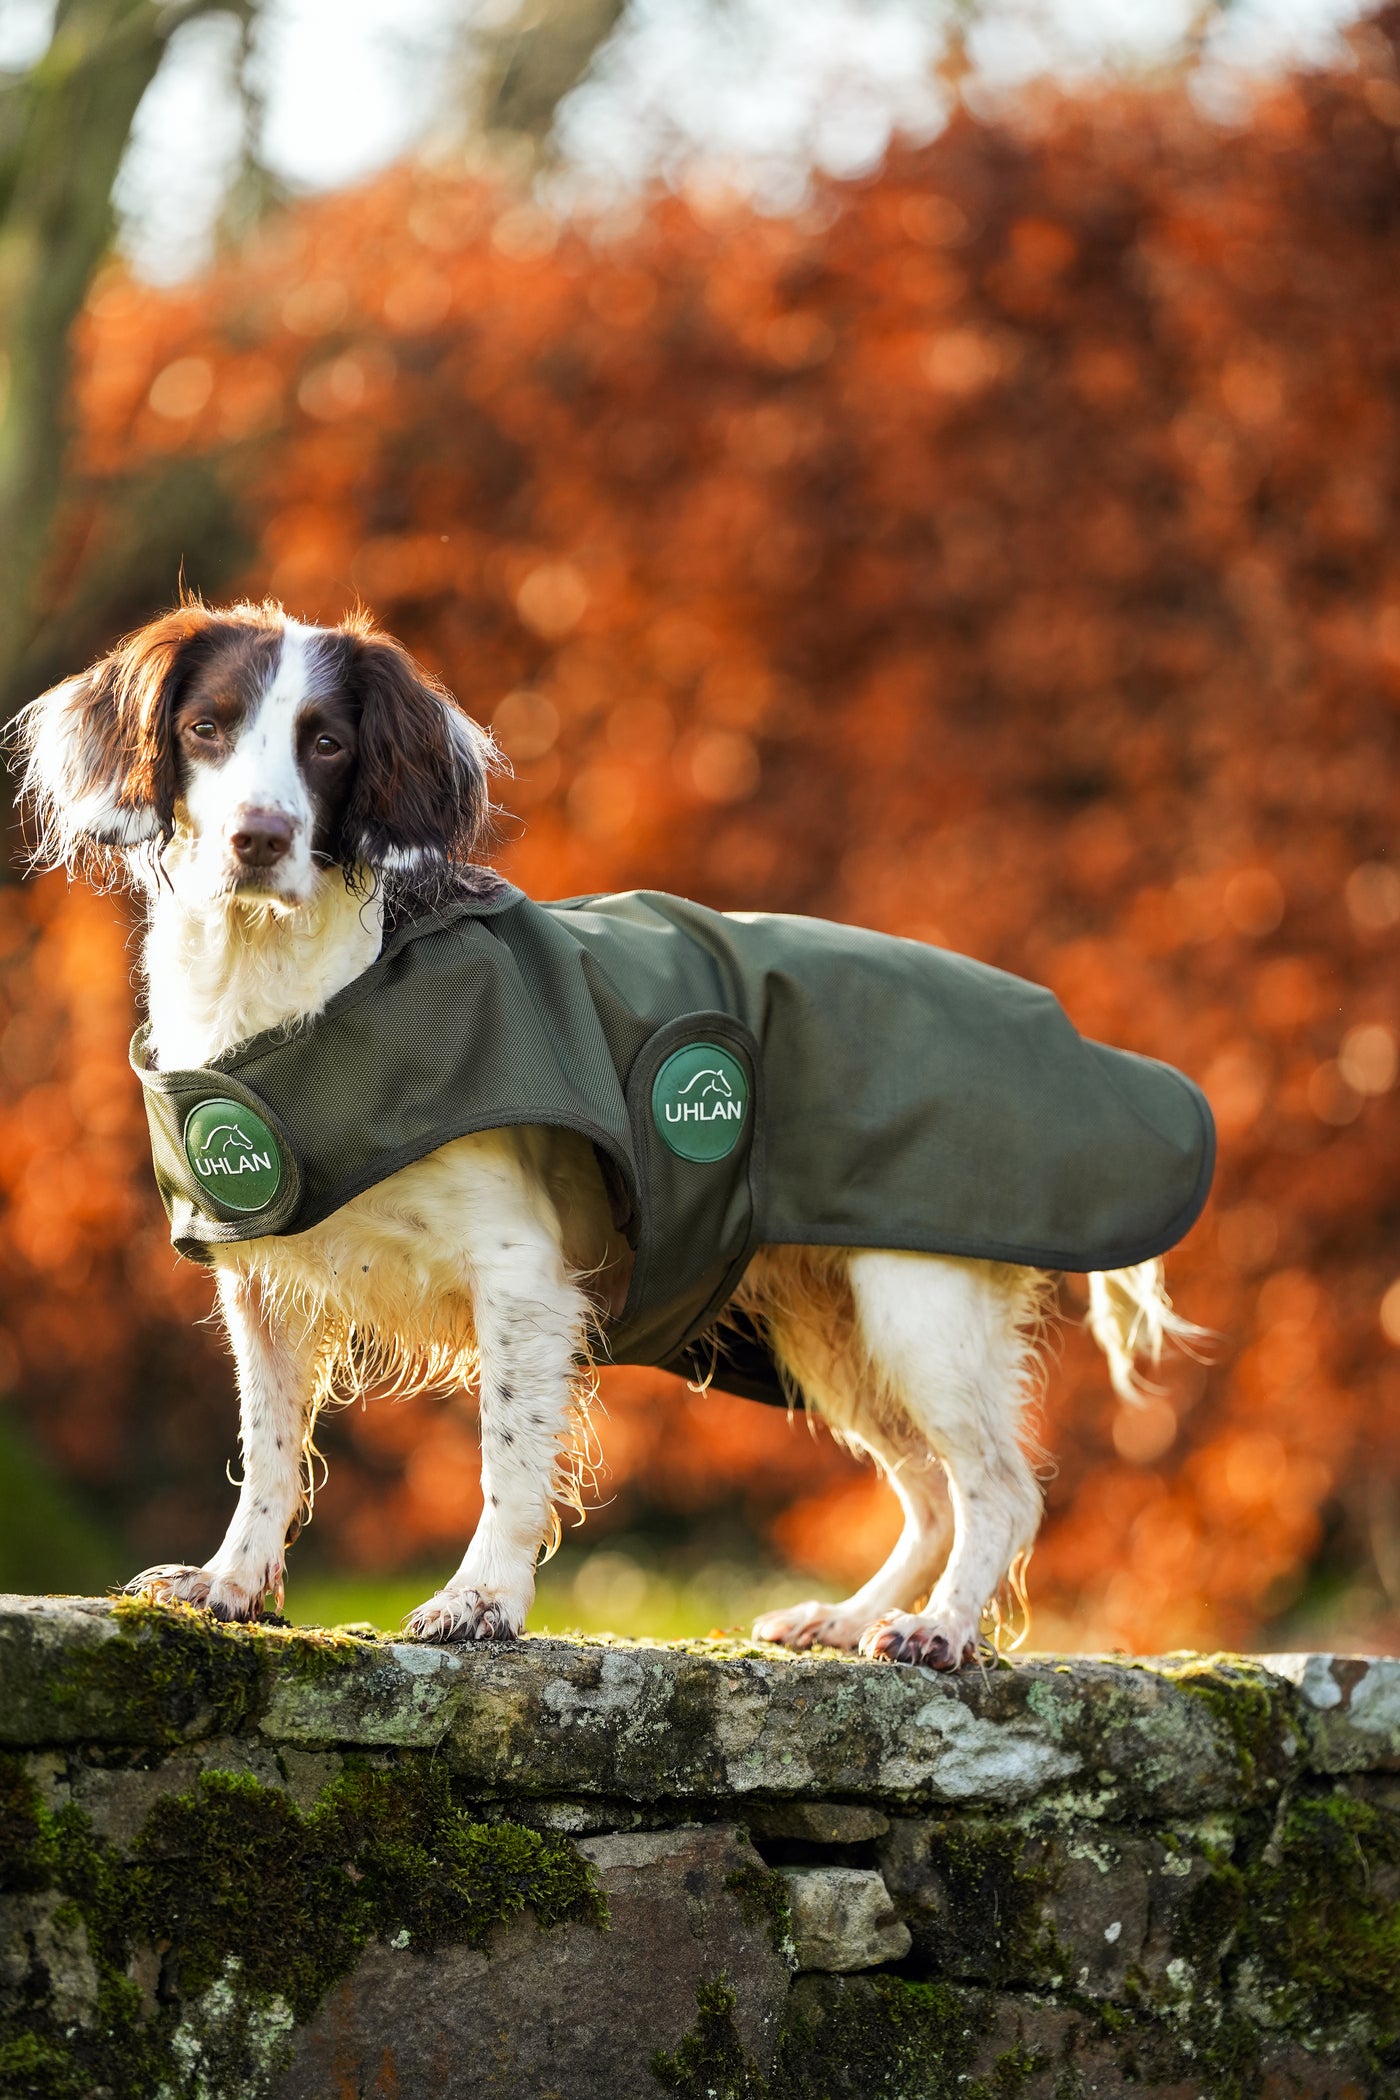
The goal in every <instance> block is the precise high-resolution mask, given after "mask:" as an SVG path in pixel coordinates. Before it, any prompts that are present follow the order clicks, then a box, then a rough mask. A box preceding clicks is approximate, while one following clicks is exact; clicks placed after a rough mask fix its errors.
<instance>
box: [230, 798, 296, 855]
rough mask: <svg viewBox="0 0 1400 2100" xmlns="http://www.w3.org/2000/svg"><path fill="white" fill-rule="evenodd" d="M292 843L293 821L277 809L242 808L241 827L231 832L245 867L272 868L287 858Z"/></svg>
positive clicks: (239, 823) (240, 814)
mask: <svg viewBox="0 0 1400 2100" xmlns="http://www.w3.org/2000/svg"><path fill="white" fill-rule="evenodd" d="M291 843H292V820H291V818H290V817H284V816H283V815H282V813H281V811H280V810H276V809H245V810H242V811H240V813H239V817H238V829H237V830H236V831H233V832H230V834H229V844H230V845H231V846H232V848H233V853H234V858H235V860H237V861H239V862H240V863H241V864H242V866H243V867H245V868H270V867H272V866H273V865H274V863H275V862H277V861H279V860H281V859H283V858H284V856H285V855H286V853H287V850H288V848H289V847H290V845H291Z"/></svg>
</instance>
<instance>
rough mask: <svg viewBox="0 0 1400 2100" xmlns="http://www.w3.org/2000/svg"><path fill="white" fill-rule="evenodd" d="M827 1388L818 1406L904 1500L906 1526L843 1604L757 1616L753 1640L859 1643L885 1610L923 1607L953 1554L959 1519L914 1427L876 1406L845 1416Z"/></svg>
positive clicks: (795, 1644)
mask: <svg viewBox="0 0 1400 2100" xmlns="http://www.w3.org/2000/svg"><path fill="white" fill-rule="evenodd" d="M832 1397H833V1396H832V1395H831V1394H830V1392H829V1391H828V1392H824V1393H823V1394H822V1395H821V1396H820V1397H819V1398H816V1399H815V1400H814V1402H813V1404H814V1405H815V1406H816V1408H817V1410H818V1412H819V1413H820V1414H821V1415H822V1416H823V1417H824V1418H825V1419H826V1420H828V1421H830V1422H831V1423H832V1426H833V1427H835V1428H837V1429H838V1430H839V1433H840V1435H841V1437H842V1439H843V1441H844V1442H846V1443H848V1444H852V1445H854V1446H855V1448H856V1449H857V1450H860V1451H864V1452H865V1453H866V1454H867V1455H868V1456H869V1457H871V1458H872V1459H874V1461H875V1463H876V1465H877V1466H878V1467H879V1468H880V1471H881V1472H882V1473H883V1474H884V1476H885V1478H886V1479H887V1480H888V1481H889V1484H890V1486H891V1487H892V1488H893V1489H894V1491H895V1494H896V1495H897V1496H898V1497H899V1501H900V1506H901V1508H902V1509H903V1511H904V1528H903V1530H902V1531H901V1532H900V1535H899V1538H898V1540H897V1541H896V1543H895V1547H894V1550H893V1552H892V1553H891V1554H890V1556H889V1558H888V1560H886V1561H885V1562H884V1564H883V1566H881V1567H880V1568H879V1569H878V1570H877V1572H876V1573H875V1574H874V1575H872V1576H871V1578H870V1580H869V1582H867V1583H865V1584H863V1585H862V1587H861V1588H860V1589H858V1590H857V1591H856V1592H855V1595H854V1596H851V1597H847V1598H846V1599H845V1600H844V1601H843V1602H842V1603H840V1604H822V1603H819V1602H817V1601H815V1600H809V1601H808V1602H806V1603H804V1604H792V1605H788V1606H787V1607H786V1608H785V1609H784V1610H782V1611H770V1612H765V1613H764V1614H763V1616H762V1617H761V1618H759V1619H756V1620H755V1621H754V1629H753V1630H754V1638H755V1640H760V1641H777V1642H780V1643H781V1645H782V1646H783V1647H785V1648H812V1647H817V1646H820V1647H824V1648H855V1647H857V1646H858V1645H859V1643H860V1639H861V1636H862V1634H864V1632H865V1631H866V1629H867V1627H869V1626H872V1625H873V1624H874V1623H875V1621H876V1620H877V1619H880V1618H882V1617H883V1616H884V1615H885V1613H887V1612H893V1611H899V1610H901V1609H904V1608H905V1607H907V1606H909V1605H911V1604H917V1603H918V1602H919V1600H920V1598H922V1597H926V1596H927V1595H928V1593H929V1591H930V1590H931V1589H932V1587H933V1585H934V1582H935V1580H936V1578H937V1575H938V1571H939V1569H940V1568H941V1567H942V1565H943V1563H944V1561H945V1559H946V1558H947V1554H948V1542H949V1540H950V1538H951V1536H952V1528H953V1527H952V1521H951V1514H950V1511H949V1507H948V1493H947V1486H946V1482H945V1480H944V1476H943V1469H942V1467H941V1466H940V1465H939V1464H938V1462H937V1461H936V1460H935V1459H931V1458H930V1456H929V1454H928V1451H927V1450H926V1449H925V1448H924V1447H923V1445H922V1443H921V1441H920V1439H919V1438H918V1437H916V1436H915V1435H914V1433H913V1432H912V1430H910V1429H909V1428H908V1426H907V1424H894V1425H891V1424H889V1423H887V1422H883V1421H880V1420H878V1419H874V1418H873V1411H872V1410H871V1409H869V1408H862V1407H860V1406H859V1404H857V1405H855V1406H852V1407H851V1408H850V1409H849V1411H848V1413H847V1415H846V1418H845V1420H842V1419H841V1418H840V1416H838V1415H836V1414H835V1413H834V1412H833V1410H832V1406H831V1401H832Z"/></svg>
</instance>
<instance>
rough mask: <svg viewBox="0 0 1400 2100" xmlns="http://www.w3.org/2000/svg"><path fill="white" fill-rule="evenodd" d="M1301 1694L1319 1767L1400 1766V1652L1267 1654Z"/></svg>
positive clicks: (1341, 1769)
mask: <svg viewBox="0 0 1400 2100" xmlns="http://www.w3.org/2000/svg"><path fill="white" fill-rule="evenodd" d="M1261 1660H1262V1661H1263V1663H1264V1664H1265V1666H1266V1667H1267V1668H1268V1669H1269V1670H1271V1671H1272V1672H1273V1674H1274V1675H1275V1676H1276V1677H1281V1678H1284V1679H1286V1680H1287V1681H1288V1682H1289V1683H1290V1684H1294V1685H1296V1686H1297V1688H1298V1690H1299V1692H1300V1693H1301V1694H1302V1700H1303V1708H1304V1719H1305V1728H1306V1733H1307V1737H1308V1749H1309V1753H1310V1754H1309V1758H1308V1762H1309V1763H1310V1764H1311V1766H1312V1767H1313V1769H1314V1770H1315V1771H1319V1772H1362V1771H1376V1770H1379V1769H1385V1768H1389V1769H1390V1770H1391V1771H1400V1657H1397V1656H1394V1655H1266V1656H1264V1657H1262V1658H1261Z"/></svg>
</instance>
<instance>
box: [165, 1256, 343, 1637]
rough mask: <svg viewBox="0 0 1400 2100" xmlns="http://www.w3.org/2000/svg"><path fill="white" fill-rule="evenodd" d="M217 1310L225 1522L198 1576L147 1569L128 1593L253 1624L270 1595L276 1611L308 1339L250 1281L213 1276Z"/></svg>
mask: <svg viewBox="0 0 1400 2100" xmlns="http://www.w3.org/2000/svg"><path fill="white" fill-rule="evenodd" d="M219 1303H220V1307H221V1309H222V1312H223V1316H224V1320H225V1323H226V1325H227V1327H228V1332H229V1339H230V1341H231V1342H232V1344H233V1353H234V1358H235V1361H236V1363H237V1366H238V1396H239V1443H240V1446H241V1449H242V1456H243V1480H242V1485H241V1486H240V1488H239V1490H238V1506H237V1508H236V1509H235V1511H234V1513H233V1522H232V1523H231V1524H230V1525H229V1528H228V1531H227V1533H226V1534H225V1537H224V1542H223V1544H222V1545H221V1546H220V1548H219V1550H218V1552H217V1553H216V1554H215V1555H214V1556H213V1558H212V1559H211V1560H208V1561H206V1562H205V1564H204V1566H203V1567H202V1568H186V1567H178V1566H165V1567H158V1568H147V1569H146V1571H145V1573H144V1574H141V1575H138V1576H136V1577H135V1578H134V1580H133V1581H131V1582H129V1583H128V1584H127V1589H128V1590H129V1591H130V1592H131V1593H132V1594H133V1595H140V1596H143V1597H150V1598H153V1599H155V1600H156V1601H157V1602H159V1603H175V1602H178V1603H185V1604H204V1605H207V1606H208V1608H209V1610H210V1611H212V1612H213V1613H214V1614H215V1615H216V1616H217V1617H218V1618H221V1619H256V1618H258V1617H259V1616H260V1615H261V1613H262V1609H263V1599H264V1597H265V1596H266V1595H267V1594H268V1592H269V1591H271V1593H272V1595H273V1597H274V1598H275V1599H276V1608H277V1609H278V1610H280V1609H281V1605H282V1573H283V1564H284V1560H285V1555H286V1548H287V1535H288V1533H289V1532H290V1531H291V1529H292V1526H293V1524H294V1523H295V1521H296V1519H297V1518H298V1516H299V1515H300V1513H301V1508H302V1498H303V1494H304V1451H305V1445H306V1432H307V1426H308V1417H309V1414H310V1409H311V1399H312V1391H313V1372H314V1366H315V1358H316V1337H315V1332H314V1329H313V1327H312V1325H311V1323H310V1322H308V1321H303V1320H299V1319H298V1320H296V1321H294V1322H293V1321H289V1320H288V1319H286V1318H285V1317H284V1316H283V1315H282V1314H281V1312H280V1311H278V1310H277V1309H276V1308H275V1307H274V1306H273V1305H272V1303H271V1302H270V1301H269V1299H268V1296H267V1293H266V1291H265V1290H264V1288H263V1286H262V1284H261V1283H260V1282H259V1281H258V1280H257V1279H256V1278H255V1277H253V1278H250V1277H247V1276H243V1275H240V1274H238V1273H237V1272H235V1271H232V1270H227V1269H226V1270H224V1271H222V1272H221V1274H220V1276H219Z"/></svg>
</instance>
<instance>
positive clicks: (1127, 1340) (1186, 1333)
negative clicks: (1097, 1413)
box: [1088, 1261, 1214, 1406]
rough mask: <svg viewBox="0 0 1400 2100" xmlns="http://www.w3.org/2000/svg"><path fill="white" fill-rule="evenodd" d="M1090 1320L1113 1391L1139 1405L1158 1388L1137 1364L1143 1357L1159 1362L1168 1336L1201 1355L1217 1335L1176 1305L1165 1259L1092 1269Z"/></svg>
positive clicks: (1181, 1345) (1154, 1363)
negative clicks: (1164, 1272)
mask: <svg viewBox="0 0 1400 2100" xmlns="http://www.w3.org/2000/svg"><path fill="white" fill-rule="evenodd" d="M1088 1326H1089V1332H1090V1333H1091V1334H1092V1335H1093V1337H1094V1340H1095V1341H1096V1342H1097V1343H1098V1345H1099V1347H1100V1349H1102V1351H1103V1353H1104V1355H1105V1356H1106V1357H1107V1359H1108V1375H1109V1377H1110V1379H1111V1380H1112V1381H1113V1390H1114V1392H1115V1393H1117V1394H1118V1396H1119V1398H1120V1399H1122V1400H1127V1401H1130V1402H1131V1403H1132V1404H1133V1405H1134V1406H1139V1405H1141V1403H1142V1402H1143V1401H1144V1400H1145V1399H1146V1398H1147V1397H1148V1395H1149V1394H1150V1393H1151V1392H1152V1391H1153V1387H1152V1386H1151V1385H1150V1384H1149V1383H1148V1382H1147V1381H1146V1380H1145V1379H1144V1378H1143V1376H1142V1374H1141V1372H1140V1370H1139V1368H1138V1365H1139V1361H1140V1360H1141V1359H1143V1358H1145V1359H1146V1361H1147V1362H1148V1363H1150V1364H1151V1365H1153V1367H1154V1368H1155V1367H1156V1365H1158V1364H1159V1363H1160V1362H1161V1361H1162V1351H1163V1349H1164V1348H1165V1347H1166V1346H1167V1344H1168V1343H1169V1342H1172V1343H1175V1345H1176V1347H1177V1348H1179V1349H1184V1350H1185V1351H1186V1353H1187V1355H1188V1356H1198V1355H1200V1354H1201V1353H1202V1351H1203V1350H1204V1349H1205V1348H1206V1346H1207V1344H1208V1343H1210V1342H1211V1341H1212V1340H1213V1339H1214V1337H1213V1336H1212V1334H1211V1331H1210V1329H1209V1328H1208V1327H1198V1326H1197V1325H1196V1323H1195V1321H1194V1320H1184V1319H1183V1318H1182V1316H1181V1314H1180V1313H1179V1312H1176V1311H1175V1310H1174V1309H1173V1306H1172V1301H1171V1299H1170V1298H1169V1297H1168V1296H1167V1290H1166V1284H1165V1282H1164V1280H1163V1276H1162V1264H1161V1262H1160V1261H1140V1262H1138V1263H1136V1265H1135V1266H1134V1267H1133V1268H1131V1269H1105V1270H1101V1271H1100V1272H1099V1273H1097V1274H1095V1275H1091V1276H1090V1278H1089V1318H1088Z"/></svg>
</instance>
